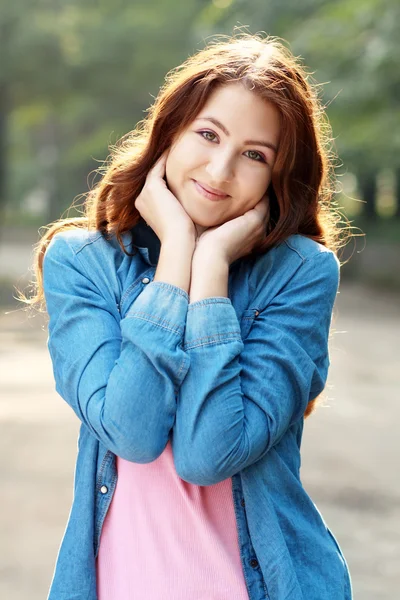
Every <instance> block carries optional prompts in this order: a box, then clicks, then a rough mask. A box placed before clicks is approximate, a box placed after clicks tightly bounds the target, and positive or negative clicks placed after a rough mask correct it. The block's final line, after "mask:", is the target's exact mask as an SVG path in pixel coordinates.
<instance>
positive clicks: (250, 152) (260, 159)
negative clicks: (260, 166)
mask: <svg viewBox="0 0 400 600" xmlns="http://www.w3.org/2000/svg"><path fill="white" fill-rule="evenodd" d="M247 152H248V153H249V154H252V155H253V156H249V158H251V159H252V160H255V161H256V162H264V163H266V162H267V161H266V160H265V158H264V156H263V155H262V154H260V152H256V150H247ZM254 155H255V156H254ZM257 157H258V158H257Z"/></svg>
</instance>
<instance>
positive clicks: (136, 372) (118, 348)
mask: <svg viewBox="0 0 400 600" xmlns="http://www.w3.org/2000/svg"><path fill="white" fill-rule="evenodd" d="M43 277H44V290H45V298H46V305H47V310H48V314H49V317H50V320H49V337H48V347H49V351H50V355H51V359H52V362H53V370H54V377H55V381H56V389H57V391H58V392H59V394H60V395H61V396H62V397H63V398H64V399H65V400H66V401H67V402H68V404H70V406H71V407H72V408H73V410H74V411H75V413H76V414H77V416H78V417H79V419H80V420H81V421H82V422H83V423H84V424H85V425H86V426H87V427H88V429H89V430H90V431H91V432H92V434H93V435H94V436H96V438H97V439H99V440H100V441H101V442H102V443H103V444H105V446H106V447H107V448H109V449H110V450H112V451H113V452H114V453H115V454H117V455H118V456H121V457H123V458H125V459H127V460H130V461H133V462H138V463H146V462H150V461H152V460H155V459H156V458H157V456H158V455H159V454H160V453H161V452H162V451H163V449H164V447H165V445H166V443H167V441H168V435H169V431H170V429H171V427H172V425H173V422H174V419H175V410H176V392H177V390H178V388H179V386H180V384H181V382H182V379H183V377H184V376H185V374H186V372H187V369H188V367H189V359H188V356H187V355H186V354H185V353H184V352H183V350H182V348H181V343H182V338H183V331H184V326H185V321H186V314H187V306H188V294H187V291H185V290H183V289H181V288H179V287H177V286H175V285H173V284H172V283H168V282H162V281H154V282H151V283H150V284H148V285H147V286H146V287H145V288H144V289H143V291H142V292H141V293H140V294H139V295H138V297H137V298H136V300H135V301H134V302H133V304H132V306H131V307H130V308H129V310H128V312H127V314H126V316H125V318H124V319H122V320H120V317H119V313H118V311H117V309H116V307H115V305H114V304H113V302H111V301H110V299H109V298H107V299H106V298H105V296H104V294H103V293H102V291H101V290H100V289H98V288H97V287H96V285H95V284H94V283H93V281H92V279H91V277H90V273H87V272H86V271H85V267H84V263H83V261H82V260H81V257H80V255H79V254H76V253H75V252H74V251H73V250H72V248H71V247H70V246H69V244H68V242H67V241H66V239H65V238H64V237H63V235H62V234H61V235H59V236H56V237H55V238H53V240H52V242H51V244H50V245H49V248H48V249H47V252H46V254H45V258H44V265H43ZM138 285H140V278H139V279H138Z"/></svg>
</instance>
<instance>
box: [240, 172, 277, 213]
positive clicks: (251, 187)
mask: <svg viewBox="0 0 400 600" xmlns="http://www.w3.org/2000/svg"><path fill="white" fill-rule="evenodd" d="M270 183H271V173H270V172H268V174H265V173H264V174H262V175H261V174H260V175H259V176H257V175H254V174H251V175H250V174H249V173H247V174H246V176H245V177H243V178H242V181H241V190H242V194H240V196H239V197H241V199H242V205H243V207H244V208H245V210H250V209H251V208H254V207H255V205H256V204H257V203H258V202H259V201H260V200H261V198H262V197H263V196H264V194H265V193H266V191H267V189H268V187H269V184H270Z"/></svg>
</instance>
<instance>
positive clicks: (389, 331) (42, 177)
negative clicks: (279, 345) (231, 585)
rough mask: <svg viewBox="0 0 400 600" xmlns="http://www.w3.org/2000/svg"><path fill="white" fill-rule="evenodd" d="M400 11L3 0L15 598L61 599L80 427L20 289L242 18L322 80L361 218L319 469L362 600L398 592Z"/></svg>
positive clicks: (4, 284) (306, 458)
mask: <svg viewBox="0 0 400 600" xmlns="http://www.w3.org/2000/svg"><path fill="white" fill-rule="evenodd" d="M399 22H400V3H399V2H398V1H397V0H336V1H333V0H303V1H302V2H297V1H295V0H279V1H278V0H270V1H268V2H267V1H266V0H251V1H249V0H247V1H245V0H213V1H211V0H185V2H178V0H153V1H152V2H149V1H147V0H146V1H144V0H130V1H129V2H128V1H127V0H79V1H78V0H37V1H36V2H35V5H34V6H33V3H32V2H30V1H29V0H13V1H12V2H8V3H6V1H5V0H2V2H1V5H0V56H1V63H0V340H1V347H0V385H1V388H0V394H1V398H0V427H1V435H0V448H1V450H2V451H1V452H0V476H1V481H2V492H1V500H0V503H1V511H0V539H1V546H0V596H1V597H3V598H7V599H8V600H22V599H27V598H29V600H39V599H43V598H45V597H46V594H47V590H48V587H49V585H50V580H51V576H52V572H53V568H54V562H55V559H56V554H57V550H58V547H59V543H60V541H61V537H62V534H63V531H64V528H65V524H66V521H67V517H68V513H69V509H70V504H71V501H72V485H73V474H74V466H75V457H76V438H77V434H78V427H79V422H78V421H77V419H76V417H75V416H74V414H73V412H72V410H71V409H70V408H69V407H68V406H67V405H66V404H65V403H64V402H63V401H62V400H61V398H60V397H59V396H58V395H57V394H56V392H55V391H54V383H53V377H52V367H51V363H50V358H49V356H48V353H47V348H46V319H45V317H44V316H43V315H40V314H37V315H36V316H33V315H31V314H29V313H27V312H26V311H24V310H21V304H19V303H18V302H17V301H16V300H15V298H14V296H15V295H16V292H15V286H17V287H18V288H19V289H25V287H26V285H27V283H28V282H29V280H30V279H31V278H32V271H31V270H30V264H31V260H32V246H33V244H35V243H36V242H37V241H38V240H39V237H40V236H39V228H40V227H41V226H43V225H46V224H48V223H49V222H50V221H52V220H54V219H58V218H59V217H60V216H61V215H64V216H67V213H66V209H67V208H68V207H69V206H70V205H71V203H72V201H73V200H74V199H77V200H78V202H77V203H78V204H79V202H80V201H81V199H79V195H80V194H82V193H85V192H86V191H87V190H88V189H89V187H90V186H91V185H92V184H93V181H94V180H95V177H94V170H95V169H97V168H98V167H99V166H100V164H101V162H102V161H103V160H105V158H106V157H107V155H108V147H109V145H110V144H113V143H115V142H116V141H117V140H118V138H119V137H121V136H122V135H124V134H125V133H126V132H128V131H129V130H131V129H133V128H134V127H135V125H136V123H137V121H139V120H141V119H143V118H144V116H145V111H146V109H147V108H148V107H149V105H150V104H151V103H152V102H153V100H154V97H155V96H156V95H157V92H158V89H159V87H160V86H161V84H162V83H163V78H164V75H165V73H166V72H167V71H168V70H169V69H171V68H172V67H175V66H176V65H178V64H179V63H180V62H182V61H183V60H184V59H186V58H187V57H188V56H189V55H190V54H192V53H193V52H195V51H196V50H198V49H200V48H202V47H203V46H204V45H205V43H206V42H207V40H208V39H210V37H211V36H213V34H217V33H218V34H221V33H222V34H232V32H233V31H234V28H235V27H240V28H242V30H245V31H248V32H250V33H257V32H265V33H268V34H271V35H275V36H280V37H283V38H284V39H285V40H287V41H288V42H289V43H290V45H291V48H292V50H293V52H294V53H295V54H296V55H298V56H301V57H302V58H303V60H304V62H305V64H306V65H307V66H308V67H309V69H310V70H311V71H312V72H313V74H314V75H313V76H314V78H315V79H316V80H317V81H318V82H319V83H321V84H323V85H322V86H321V95H322V97H323V101H324V103H325V104H326V106H327V112H328V116H329V118H330V121H331V124H332V127H333V134H334V137H335V150H336V152H337V153H338V155H339V157H340V161H338V167H337V174H338V175H339V187H338V192H337V195H336V200H337V202H338V204H339V205H340V206H342V207H343V214H344V215H345V216H346V217H347V218H348V219H349V220H350V221H351V223H352V225H353V226H354V227H355V228H358V229H355V230H354V233H355V236H354V237H353V238H352V240H351V241H350V243H348V244H347V246H346V247H345V248H344V249H343V251H342V253H341V259H342V260H343V261H347V262H346V264H344V266H343V267H342V279H341V288H340V294H339V296H338V300H337V304H336V308H335V313H334V322H333V336H332V341H331V370H330V376H329V381H328V386H327V390H326V394H325V401H324V404H323V406H321V407H320V408H319V409H318V410H317V412H316V414H314V415H312V416H311V417H310V419H308V420H307V421H306V425H305V433H304V442H303V463H302V479H303V483H304V486H305V488H306V489H307V491H308V492H309V493H310V495H311V497H312V498H313V500H314V502H315V503H316V505H317V506H318V508H319V510H320V511H321V512H322V514H323V516H324V518H325V520H326V521H327V523H328V525H329V526H330V528H331V529H332V530H333V532H334V534H335V535H336V537H337V539H338V541H339V543H340V545H341V547H342V549H343V552H344V553H345V556H346V558H347V561H348V563H349V567H350V571H351V574H352V580H353V586H354V596H355V598H356V599H357V600H389V599H390V600H393V599H394V598H397V597H398V589H399V585H400V569H399V551H400V520H399V517H400V508H399V507H400V479H399V477H398V462H399V460H398V459H399V443H398V439H399V436H398V426H397V423H398V421H399V417H400V403H399V402H398V400H400V393H399V389H400V375H399V371H400V368H399V366H400V364H399V358H400V357H399V350H398V347H399V344H398V339H399V333H400V327H399V325H400V302H399V299H400V158H399V157H400V127H399V125H400V118H399V117H400V70H399V57H400V35H399V31H398V23H399ZM74 214H75V213H74V211H71V212H69V216H73V215H74ZM360 234H363V235H360Z"/></svg>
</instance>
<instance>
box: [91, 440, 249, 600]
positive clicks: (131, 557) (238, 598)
mask: <svg viewBox="0 0 400 600" xmlns="http://www.w3.org/2000/svg"><path fill="white" fill-rule="evenodd" d="M117 472H118V482H117V486H116V488H115V492H114V496H113V499H112V501H111V505H110V508H109V510H108V513H107V515H106V518H105V521H104V524H103V529H102V533H101V538H100V549H99V553H98V558H97V561H96V565H97V593H98V598H99V600H132V598H146V600H160V599H161V598H171V599H172V598H173V599H174V600H188V598H193V599H195V600H248V599H249V596H248V593H247V589H246V584H245V580H244V576H243V571H242V564H241V560H240V554H239V545H238V537H237V526H236V517H235V511H234V506H233V497H232V480H231V478H229V479H226V480H225V481H221V482H220V483H217V484H215V485H210V486H199V485H194V484H191V483H187V482H186V481H183V480H182V479H181V478H180V477H179V476H178V475H177V473H176V470H175V465H174V462H173V456H172V447H171V442H170V441H168V444H167V446H166V447H165V449H164V452H163V453H162V454H161V455H160V456H159V457H158V458H157V460H155V461H153V462H151V463H147V464H138V463H133V462H129V461H126V460H124V459H122V458H119V457H117Z"/></svg>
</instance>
